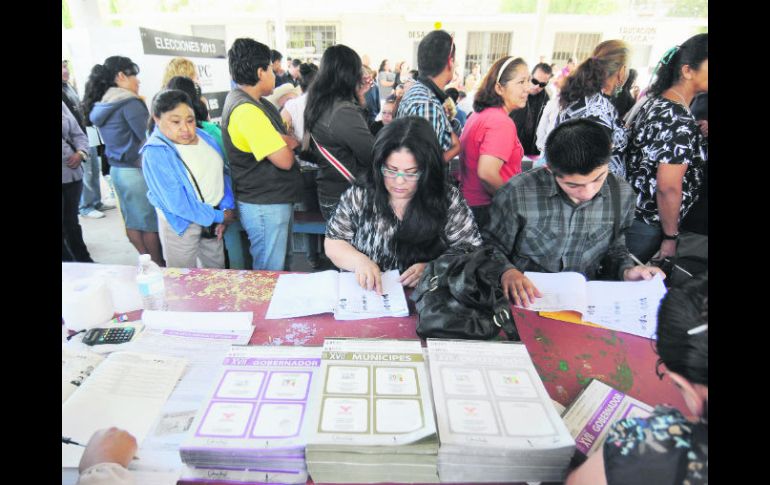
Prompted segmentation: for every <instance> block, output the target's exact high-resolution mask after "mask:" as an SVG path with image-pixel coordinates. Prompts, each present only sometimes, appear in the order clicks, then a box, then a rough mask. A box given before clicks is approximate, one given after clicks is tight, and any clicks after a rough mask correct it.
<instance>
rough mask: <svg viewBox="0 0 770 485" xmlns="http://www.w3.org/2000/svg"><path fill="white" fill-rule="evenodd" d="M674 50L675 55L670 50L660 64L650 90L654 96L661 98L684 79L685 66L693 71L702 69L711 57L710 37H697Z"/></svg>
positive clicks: (702, 35)
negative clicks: (704, 62) (683, 70)
mask: <svg viewBox="0 0 770 485" xmlns="http://www.w3.org/2000/svg"><path fill="white" fill-rule="evenodd" d="M673 49H675V51H674V52H673V55H672V54H671V50H669V52H667V53H666V54H665V55H664V56H663V59H661V60H660V62H659V63H658V69H657V71H655V81H653V83H652V86H650V89H649V92H650V94H651V95H653V96H660V95H661V94H662V93H663V91H665V90H667V89H668V88H670V87H671V86H673V85H674V84H676V83H677V82H678V81H679V79H680V78H681V77H682V67H683V66H690V67H691V68H692V69H698V68H700V65H701V64H702V63H703V61H705V60H706V59H708V57H709V35H708V34H698V35H695V36H693V37H690V38H689V39H687V40H686V41H685V42H684V43H683V44H682V45H681V46H679V47H675V48H673Z"/></svg>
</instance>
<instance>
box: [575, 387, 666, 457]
mask: <svg viewBox="0 0 770 485" xmlns="http://www.w3.org/2000/svg"><path fill="white" fill-rule="evenodd" d="M652 411H653V408H652V406H650V405H649V404H646V403H644V402H642V401H639V400H638V399H634V398H633V397H631V396H629V395H627V394H624V393H622V392H620V391H618V390H617V389H615V388H613V387H610V386H608V385H607V384H605V383H603V382H601V381H598V380H596V379H592V380H591V382H590V383H589V384H588V386H586V388H585V389H583V390H582V391H581V392H580V394H579V395H578V397H576V398H575V400H574V401H572V404H570V405H569V407H568V408H567V409H566V410H565V411H564V413H562V419H563V420H564V424H566V425H567V429H569V431H570V433H571V434H572V436H573V438H575V446H576V447H577V449H578V451H579V452H580V453H582V454H584V455H586V456H591V454H593V453H594V452H595V451H596V450H601V449H602V445H603V444H604V441H605V440H606V439H607V434H608V432H609V429H610V428H611V427H612V425H613V424H615V423H616V422H617V421H620V420H621V419H627V418H646V417H647V416H649V415H650V414H652Z"/></svg>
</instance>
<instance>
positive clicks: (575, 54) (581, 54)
mask: <svg viewBox="0 0 770 485" xmlns="http://www.w3.org/2000/svg"><path fill="white" fill-rule="evenodd" d="M601 40H602V34H595V33H584V32H557V33H556V39H555V40H554V42H553V55H552V56H551V59H552V60H551V62H554V63H556V67H557V68H558V69H561V68H563V67H564V66H566V65H567V61H568V60H569V58H570V57H572V58H573V59H575V64H580V63H581V62H583V61H584V60H586V58H588V57H589V56H590V55H591V52H593V50H594V48H595V47H596V45H597V44H598V43H599V42H601Z"/></svg>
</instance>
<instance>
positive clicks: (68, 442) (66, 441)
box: [61, 436, 139, 460]
mask: <svg viewBox="0 0 770 485" xmlns="http://www.w3.org/2000/svg"><path fill="white" fill-rule="evenodd" d="M61 442H62V443H63V444H65V445H75V446H82V447H83V448H85V447H86V445H84V444H82V443H78V442H77V441H75V440H73V439H72V438H68V437H66V436H62V437H61ZM138 459H139V457H138V456H136V455H134V460H138Z"/></svg>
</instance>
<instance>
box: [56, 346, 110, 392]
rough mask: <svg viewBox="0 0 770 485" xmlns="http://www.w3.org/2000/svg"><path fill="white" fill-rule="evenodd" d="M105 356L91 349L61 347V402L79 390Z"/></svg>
mask: <svg viewBox="0 0 770 485" xmlns="http://www.w3.org/2000/svg"><path fill="white" fill-rule="evenodd" d="M103 360H104V356H102V355H99V354H97V353H95V352H91V351H89V350H80V349H78V350H74V349H71V348H69V347H68V346H66V345H62V348H61V402H64V401H66V400H67V399H68V398H69V397H70V395H72V393H73V392H75V391H76V390H78V388H79V387H80V385H81V384H83V381H85V380H86V379H87V378H88V376H89V375H91V372H93V371H94V369H96V366H98V365H99V364H100V363H101V362H102V361H103Z"/></svg>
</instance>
